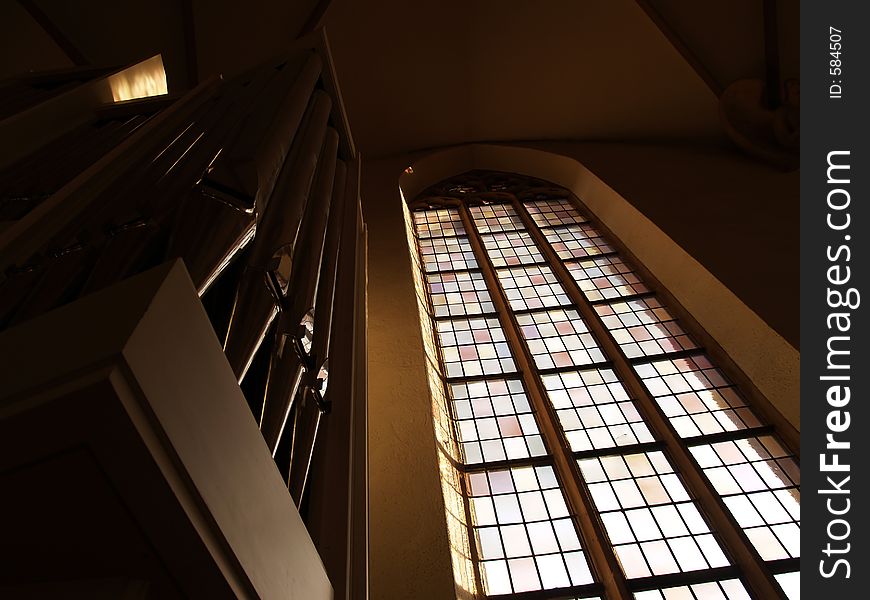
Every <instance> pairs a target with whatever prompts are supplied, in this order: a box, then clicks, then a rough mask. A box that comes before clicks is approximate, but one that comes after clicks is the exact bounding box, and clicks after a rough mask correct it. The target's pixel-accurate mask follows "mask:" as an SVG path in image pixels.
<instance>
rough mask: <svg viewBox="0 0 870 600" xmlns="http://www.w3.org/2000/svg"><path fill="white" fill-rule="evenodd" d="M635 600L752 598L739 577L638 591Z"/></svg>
mask: <svg viewBox="0 0 870 600" xmlns="http://www.w3.org/2000/svg"><path fill="white" fill-rule="evenodd" d="M634 597H635V600H750V599H751V596H750V595H749V592H747V591H746V588H745V587H744V585H743V582H742V581H740V580H739V579H726V580H721V581H708V582H705V583H694V584H692V585H679V586H674V587H667V588H658V589H654V590H646V591H643V592H636V593H635V594H634Z"/></svg>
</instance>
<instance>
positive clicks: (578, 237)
mask: <svg viewBox="0 0 870 600" xmlns="http://www.w3.org/2000/svg"><path fill="white" fill-rule="evenodd" d="M542 233H543V234H544V235H545V236H546V238H547V241H548V242H549V243H550V245H551V246H552V247H553V250H554V251H555V252H556V254H557V255H558V256H559V258H561V259H562V260H571V259H572V258H586V257H588V256H595V255H597V254H604V253H607V252H613V248H612V247H611V246H610V244H608V243H607V241H606V240H605V239H604V238H603V237H602V236H601V234H600V233H598V230H597V229H595V228H594V227H592V225H588V224H583V225H569V226H567V227H557V228H555V229H544V230H542Z"/></svg>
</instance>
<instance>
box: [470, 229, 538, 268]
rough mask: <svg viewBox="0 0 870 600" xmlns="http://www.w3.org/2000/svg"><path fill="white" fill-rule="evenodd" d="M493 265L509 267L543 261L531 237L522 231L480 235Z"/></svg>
mask: <svg viewBox="0 0 870 600" xmlns="http://www.w3.org/2000/svg"><path fill="white" fill-rule="evenodd" d="M480 239H481V241H482V242H483V247H484V248H486V253H487V254H488V255H489V259H490V260H491V261H492V264H493V266H494V267H496V268H498V267H511V266H514V265H528V264H532V263H540V262H544V257H543V256H542V255H541V252H540V251H539V250H538V246H537V245H536V244H535V241H534V240H533V239H532V237H531V236H530V235H529V234H528V233H526V232H524V231H509V232H506V233H495V234H490V235H482V236H480Z"/></svg>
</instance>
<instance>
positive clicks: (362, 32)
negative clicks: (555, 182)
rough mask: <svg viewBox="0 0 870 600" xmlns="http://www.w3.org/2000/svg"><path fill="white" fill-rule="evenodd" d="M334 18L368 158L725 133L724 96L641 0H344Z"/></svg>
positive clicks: (346, 93)
mask: <svg viewBox="0 0 870 600" xmlns="http://www.w3.org/2000/svg"><path fill="white" fill-rule="evenodd" d="M324 24H325V26H326V30H327V33H328V36H329V40H330V44H331V47H332V53H333V58H334V61H335V67H336V70H337V72H338V79H339V81H341V86H342V95H343V97H344V101H345V105H346V108H347V112H348V115H349V119H350V122H351V123H352V124H353V132H354V138H355V140H356V142H357V145H358V147H359V148H360V149H361V150H362V151H363V153H364V154H367V155H368V156H383V155H390V154H395V153H399V152H407V151H410V150H418V149H422V148H432V147H440V146H447V145H452V144H459V143H465V142H472V141H498V140H533V139H534V140H543V139H583V140H623V139H632V140H640V139H646V140H650V139H656V140H663V139H674V138H682V139H686V138H711V137H718V136H720V135H721V129H720V127H719V122H718V103H717V98H716V96H715V95H714V94H713V92H712V91H711V90H710V89H709V88H708V87H707V85H706V84H705V83H704V81H703V80H702V79H701V78H700V77H699V76H698V75H697V74H696V73H695V71H694V70H693V69H692V67H691V66H690V65H689V64H688V63H687V62H686V61H685V60H684V58H683V57H682V56H681V55H680V54H679V53H678V52H677V50H676V49H675V48H674V46H673V45H672V44H671V42H670V41H669V40H668V39H667V38H666V37H665V35H664V34H663V33H662V32H661V31H660V30H659V29H658V27H657V26H656V25H655V24H654V23H653V22H652V21H651V20H650V18H649V17H648V16H647V14H646V13H645V12H644V11H643V9H642V8H641V7H640V6H639V5H638V3H637V2H635V0H607V1H606V2H604V1H599V2H577V1H576V0H554V1H550V2H510V3H505V2H498V1H495V0H479V1H475V2H465V1H455V0H449V1H446V2H445V1H426V2H413V3H409V2H401V1H399V0H382V1H379V2H365V3H361V2H353V0H333V2H332V3H331V6H330V8H329V11H328V12H327V14H326V17H325V20H324Z"/></svg>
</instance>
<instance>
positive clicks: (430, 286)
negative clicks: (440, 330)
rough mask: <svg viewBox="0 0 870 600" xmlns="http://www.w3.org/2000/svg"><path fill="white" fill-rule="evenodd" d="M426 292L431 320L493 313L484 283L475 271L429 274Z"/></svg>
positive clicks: (481, 276) (480, 275) (493, 307)
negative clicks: (433, 316) (431, 310)
mask: <svg viewBox="0 0 870 600" xmlns="http://www.w3.org/2000/svg"><path fill="white" fill-rule="evenodd" d="M426 284H427V291H428V292H429V298H430V299H431V301H432V308H433V310H434V312H435V317H461V316H465V315H479V314H481V313H492V312H495V306H494V305H493V303H492V298H490V296H489V292H488V291H487V289H486V280H485V279H484V278H483V274H482V273H480V272H479V271H462V272H459V273H431V274H429V275H426Z"/></svg>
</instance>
